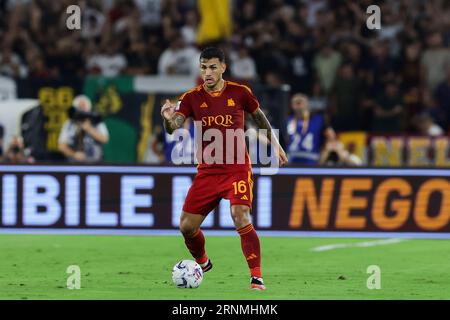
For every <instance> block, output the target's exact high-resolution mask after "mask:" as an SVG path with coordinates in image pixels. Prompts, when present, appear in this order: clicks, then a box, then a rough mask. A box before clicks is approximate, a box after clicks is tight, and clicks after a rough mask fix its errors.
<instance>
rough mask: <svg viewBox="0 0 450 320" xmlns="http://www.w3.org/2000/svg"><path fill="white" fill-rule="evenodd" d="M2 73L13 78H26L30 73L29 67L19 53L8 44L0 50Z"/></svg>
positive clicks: (0, 68)
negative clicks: (13, 50)
mask: <svg viewBox="0 0 450 320" xmlns="http://www.w3.org/2000/svg"><path fill="white" fill-rule="evenodd" d="M0 75H3V76H7V77H11V78H24V77H26V76H27V75H28V68H27V67H26V66H25V65H24V64H23V63H22V61H21V59H20V57H19V55H17V54H15V53H14V52H12V50H11V48H8V47H6V46H5V47H4V48H3V50H2V51H1V52H0Z"/></svg>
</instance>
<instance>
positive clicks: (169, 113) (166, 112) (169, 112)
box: [161, 99, 175, 120]
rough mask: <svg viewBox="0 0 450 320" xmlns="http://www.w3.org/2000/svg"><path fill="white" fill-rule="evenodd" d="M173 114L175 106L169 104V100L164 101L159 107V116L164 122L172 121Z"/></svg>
mask: <svg viewBox="0 0 450 320" xmlns="http://www.w3.org/2000/svg"><path fill="white" fill-rule="evenodd" d="M174 113H175V105H174V104H173V103H171V102H170V101H169V99H166V102H165V103H164V105H163V106H162V107H161V116H162V117H163V118H164V119H166V120H170V119H172V117H173V114H174Z"/></svg>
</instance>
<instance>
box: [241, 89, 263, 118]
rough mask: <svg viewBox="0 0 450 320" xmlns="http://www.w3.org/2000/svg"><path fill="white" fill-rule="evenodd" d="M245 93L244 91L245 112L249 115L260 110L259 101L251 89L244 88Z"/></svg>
mask: <svg viewBox="0 0 450 320" xmlns="http://www.w3.org/2000/svg"><path fill="white" fill-rule="evenodd" d="M243 91H244V110H245V111H247V112H249V113H253V112H255V111H256V109H258V108H259V101H258V99H256V97H255V95H254V94H253V92H252V91H251V90H250V89H249V88H247V87H245V88H243Z"/></svg>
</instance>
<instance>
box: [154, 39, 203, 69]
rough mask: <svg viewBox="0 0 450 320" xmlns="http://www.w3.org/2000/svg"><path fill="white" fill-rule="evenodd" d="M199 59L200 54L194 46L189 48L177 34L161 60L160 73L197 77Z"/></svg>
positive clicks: (159, 63)
mask: <svg viewBox="0 0 450 320" xmlns="http://www.w3.org/2000/svg"><path fill="white" fill-rule="evenodd" d="M199 58H200V52H199V51H198V50H197V49H196V48H194V47H192V46H187V45H186V44H185V42H184V40H183V38H182V37H181V36H180V35H179V34H176V35H175V36H174V37H173V38H172V40H171V41H170V47H169V48H167V49H166V50H165V51H164V52H163V53H162V54H161V57H160V58H159V62H158V73H159V74H160V75H185V76H187V75H190V76H197V75H198V74H199V67H198V61H199Z"/></svg>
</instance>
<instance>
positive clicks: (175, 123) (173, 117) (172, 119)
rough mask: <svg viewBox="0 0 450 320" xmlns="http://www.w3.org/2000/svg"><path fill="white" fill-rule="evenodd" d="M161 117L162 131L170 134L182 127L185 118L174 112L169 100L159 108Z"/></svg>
mask: <svg viewBox="0 0 450 320" xmlns="http://www.w3.org/2000/svg"><path fill="white" fill-rule="evenodd" d="M161 116H162V117H163V119H164V129H166V131H167V133H169V134H172V133H173V132H174V131H175V130H176V129H178V128H181V127H182V126H183V123H184V120H185V117H184V115H183V114H181V113H176V112H175V105H174V104H172V103H171V102H170V101H169V100H166V103H164V105H163V106H162V108H161Z"/></svg>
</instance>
